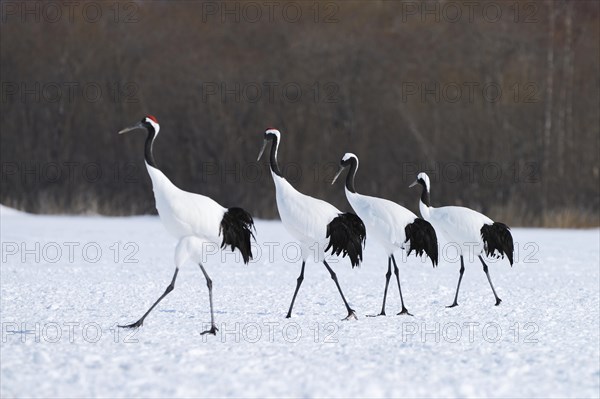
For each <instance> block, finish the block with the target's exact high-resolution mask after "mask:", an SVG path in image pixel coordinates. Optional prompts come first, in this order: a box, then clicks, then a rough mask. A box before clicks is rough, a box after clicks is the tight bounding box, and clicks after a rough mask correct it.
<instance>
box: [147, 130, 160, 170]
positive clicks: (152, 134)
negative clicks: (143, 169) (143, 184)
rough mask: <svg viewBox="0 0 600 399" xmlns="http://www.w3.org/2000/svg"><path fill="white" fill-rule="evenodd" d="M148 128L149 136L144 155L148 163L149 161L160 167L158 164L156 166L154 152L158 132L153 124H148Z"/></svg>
mask: <svg viewBox="0 0 600 399" xmlns="http://www.w3.org/2000/svg"><path fill="white" fill-rule="evenodd" d="M146 129H148V137H146V145H145V148H144V157H145V158H146V163H148V165H150V166H152V167H154V168H157V169H158V166H156V162H155V161H154V155H153V154H152V144H154V139H155V138H156V132H155V131H154V127H152V125H150V126H147V127H146Z"/></svg>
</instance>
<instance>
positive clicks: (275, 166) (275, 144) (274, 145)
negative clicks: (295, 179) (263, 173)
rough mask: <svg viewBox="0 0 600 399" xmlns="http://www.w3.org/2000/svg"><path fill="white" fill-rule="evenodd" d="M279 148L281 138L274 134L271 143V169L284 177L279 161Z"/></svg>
mask: <svg viewBox="0 0 600 399" xmlns="http://www.w3.org/2000/svg"><path fill="white" fill-rule="evenodd" d="M278 148H279V138H278V137H277V136H274V137H273V139H272V143H271V154H270V156H269V163H270V165H271V171H273V173H275V174H276V175H277V176H279V177H283V175H282V174H281V170H280V169H279V164H278V163H277V150H278Z"/></svg>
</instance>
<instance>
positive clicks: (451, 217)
mask: <svg viewBox="0 0 600 399" xmlns="http://www.w3.org/2000/svg"><path fill="white" fill-rule="evenodd" d="M417 184H420V185H421V186H422V194H421V200H420V201H419V210H420V212H421V216H422V217H423V218H424V219H425V220H427V221H429V222H430V223H431V224H432V225H433V227H434V228H435V229H436V231H438V232H441V233H442V234H443V235H444V236H445V237H446V239H448V240H449V241H450V242H451V243H453V244H456V245H457V246H458V248H459V250H460V262H461V268H460V276H459V279H458V285H457V287H456V295H455V297H454V302H453V303H452V305H450V306H449V307H454V306H457V305H458V303H457V300H458V292H459V289H460V283H461V280H462V276H463V273H464V270H465V269H464V255H465V254H469V253H470V254H471V255H477V256H478V257H479V260H480V261H481V264H482V265H483V270H484V272H485V274H486V276H487V278H488V281H489V283H490V286H491V288H492V292H493V293H494V297H495V298H496V306H497V305H499V304H500V303H501V302H502V300H501V299H500V298H499V297H498V295H497V294H496V290H495V289H494V285H493V284H492V280H491V278H490V275H489V269H488V266H487V264H486V263H485V261H484V260H483V257H482V255H483V254H487V255H490V256H495V257H500V256H501V257H504V255H506V256H507V257H508V260H509V262H510V264H511V265H512V263H513V251H514V248H513V240H512V236H511V234H510V229H509V228H508V226H506V225H505V224H503V223H498V222H494V221H493V220H492V219H490V218H489V217H487V216H485V215H483V214H481V213H479V212H476V211H474V210H472V209H469V208H465V207H461V206H444V207H440V208H434V207H432V206H431V203H430V187H431V186H430V184H431V183H430V180H429V176H427V174H426V173H419V174H418V176H417V180H416V181H415V182H414V183H413V184H411V185H410V187H413V186H415V185H417ZM471 251H472V252H471Z"/></svg>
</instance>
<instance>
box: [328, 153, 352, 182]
mask: <svg viewBox="0 0 600 399" xmlns="http://www.w3.org/2000/svg"><path fill="white" fill-rule="evenodd" d="M352 160H355V161H356V165H357V167H358V157H357V156H356V155H355V154H353V153H351V152H347V153H345V154H344V156H343V157H342V159H340V170H338V172H337V173H336V174H335V177H334V178H333V180H332V181H331V184H333V183H335V181H336V180H337V178H338V177H340V175H341V174H342V172H343V171H344V169H345V168H346V167H348V166H350V165H351V164H352Z"/></svg>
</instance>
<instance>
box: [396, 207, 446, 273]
mask: <svg viewBox="0 0 600 399" xmlns="http://www.w3.org/2000/svg"><path fill="white" fill-rule="evenodd" d="M404 232H405V233H406V241H404V242H405V243H406V242H409V243H410V250H409V251H408V255H410V253H411V252H412V251H415V253H416V254H417V255H418V256H421V255H423V252H425V253H426V254H427V256H428V257H429V259H431V263H432V264H433V267H435V265H437V263H438V244H437V235H436V234H435V229H434V228H433V226H432V225H431V223H429V222H428V221H426V220H424V219H421V218H416V219H415V221H414V222H412V223H410V224H407V225H406V227H405V228H404Z"/></svg>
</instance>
